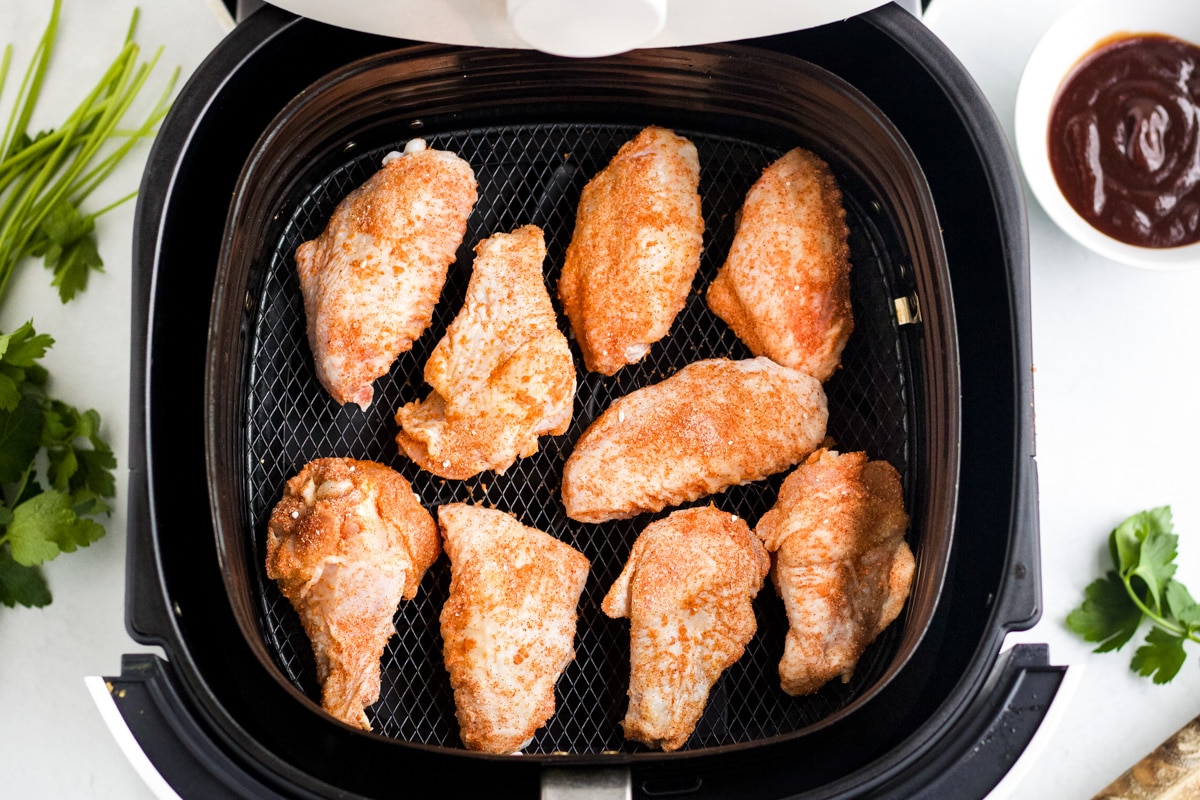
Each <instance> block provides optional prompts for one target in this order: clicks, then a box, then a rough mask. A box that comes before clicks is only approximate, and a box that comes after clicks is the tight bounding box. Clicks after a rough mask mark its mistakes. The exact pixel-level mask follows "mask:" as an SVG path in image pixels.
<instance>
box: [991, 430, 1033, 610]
mask: <svg viewBox="0 0 1200 800" xmlns="http://www.w3.org/2000/svg"><path fill="white" fill-rule="evenodd" d="M1030 424H1031V425H1032V423H1030ZM1030 430H1032V428H1030ZM1019 464H1021V465H1023V468H1020V467H1019V468H1018V475H1017V480H1016V488H1017V492H1016V494H1017V497H1016V509H1015V510H1014V513H1015V515H1016V519H1015V520H1014V521H1013V525H1012V537H1011V539H1010V545H1009V550H1008V572H1007V578H1008V579H1007V580H1006V581H1005V582H1004V584H1003V586H1002V587H1001V589H1000V593H999V596H998V597H997V598H996V610H995V614H994V616H993V618H994V619H996V620H997V621H998V622H1000V623H1001V624H1002V625H1004V627H1005V628H1007V629H1008V630H1019V631H1023V630H1028V629H1029V628H1032V627H1033V626H1034V624H1035V623H1037V621H1038V619H1040V618H1041V616H1042V562H1041V532H1040V527H1039V523H1038V477H1037V460H1036V459H1035V458H1034V457H1033V455H1032V454H1030V455H1028V456H1025V457H1023V458H1022V459H1021V461H1020V462H1019Z"/></svg>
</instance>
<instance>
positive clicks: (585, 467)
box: [562, 358, 828, 522]
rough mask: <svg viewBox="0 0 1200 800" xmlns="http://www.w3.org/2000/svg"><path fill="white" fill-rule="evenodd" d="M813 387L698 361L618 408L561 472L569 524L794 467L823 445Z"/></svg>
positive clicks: (657, 506) (760, 368)
mask: <svg viewBox="0 0 1200 800" xmlns="http://www.w3.org/2000/svg"><path fill="white" fill-rule="evenodd" d="M827 418H828V410H827V408H826V400H825V392H824V390H823V389H822V387H821V384H820V382H819V381H817V380H816V379H815V378H813V377H811V376H809V375H805V374H804V373H803V372H797V371H796V370H793V369H788V368H787V367H781V366H779V365H778V364H776V363H774V362H773V361H771V360H769V359H766V358H752V359H747V360H745V361H731V360H729V359H719V358H718V359H708V360H704V361H697V362H694V363H692V364H689V365H688V366H686V367H684V368H683V369H681V370H679V372H677V373H675V375H673V376H671V377H670V378H667V379H666V380H664V381H662V382H660V383H657V384H654V385H651V386H647V387H645V388H642V389H638V390H637V391H634V392H631V393H630V394H628V395H626V396H625V397H622V398H620V399H618V400H617V401H616V402H614V403H613V404H612V405H610V406H609V407H608V409H607V410H606V411H605V412H604V413H603V414H601V415H600V416H599V417H598V418H596V420H595V421H594V422H593V423H592V424H591V425H590V426H588V429H587V430H586V431H584V432H583V435H582V436H580V437H579V440H578V441H577V442H576V443H575V449H574V451H573V452H572V453H571V456H570V458H568V459H567V463H566V465H565V467H564V468H563V482H562V498H563V504H564V505H565V506H566V510H567V516H569V517H571V518H572V519H576V520H579V521H581V522H604V521H605V520H610V519H624V518H627V517H632V516H634V515H636V514H640V513H642V512H644V511H660V510H662V509H664V508H666V507H667V506H673V505H679V504H681V503H684V502H687V501H690V500H695V499H697V498H699V497H703V496H704V495H708V494H714V493H716V492H720V491H723V490H725V489H727V488H729V487H730V486H733V485H735V484H739V483H746V482H749V481H755V480H758V479H760V478H765V477H766V476H768V475H771V474H773V473H776V472H780V471H782V470H785V469H787V468H788V467H791V466H793V465H794V464H798V463H799V462H800V461H801V460H802V459H803V458H804V457H805V456H807V455H808V454H809V453H811V452H812V451H813V450H815V449H816V448H817V447H818V446H819V445H820V444H821V441H822V439H823V438H824V436H825V423H826V420H827Z"/></svg>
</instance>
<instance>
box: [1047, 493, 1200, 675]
mask: <svg viewBox="0 0 1200 800" xmlns="http://www.w3.org/2000/svg"><path fill="white" fill-rule="evenodd" d="M1108 543H1109V552H1110V555H1111V557H1112V563H1113V567H1114V568H1113V569H1111V570H1109V571H1108V572H1107V573H1106V574H1105V577H1103V578H1100V579H1097V580H1095V581H1093V582H1092V583H1091V584H1090V585H1089V586H1088V587H1087V589H1085V590H1084V601H1083V604H1082V605H1081V606H1080V607H1079V608H1076V609H1075V610H1074V611H1072V612H1071V613H1070V614H1068V615H1067V627H1069V628H1070V629H1071V630H1072V631H1074V632H1075V633H1078V634H1079V635H1080V636H1082V637H1083V638H1084V639H1085V640H1086V641H1089V642H1098V643H1099V644H1098V646H1097V647H1096V648H1095V652H1097V653H1104V652H1109V651H1112V650H1120V649H1121V648H1122V647H1123V646H1124V645H1125V643H1126V642H1128V641H1129V640H1130V639H1132V638H1133V637H1134V636H1135V635H1136V634H1137V632H1138V630H1139V629H1140V628H1141V627H1142V624H1143V622H1145V621H1147V620H1148V621H1149V622H1150V624H1151V627H1150V630H1149V632H1148V633H1147V634H1146V638H1145V643H1144V644H1142V646H1141V647H1139V648H1138V649H1137V650H1136V651H1135V652H1134V654H1133V659H1132V661H1131V662H1130V668H1131V669H1132V670H1133V671H1134V672H1136V673H1138V674H1139V675H1142V676H1145V677H1151V678H1153V680H1154V682H1155V683H1159V684H1161V683H1167V682H1168V681H1170V680H1171V679H1172V678H1174V677H1175V676H1176V675H1177V674H1179V670H1180V668H1182V667H1183V663H1184V661H1186V654H1185V652H1184V649H1183V643H1184V642H1185V641H1192V642H1197V643H1200V605H1198V604H1197V603H1196V601H1195V600H1194V599H1192V596H1191V594H1190V593H1189V592H1188V590H1187V587H1185V586H1184V585H1183V584H1182V583H1180V582H1179V581H1177V580H1175V570H1176V564H1175V558H1176V556H1177V555H1178V545H1179V537H1178V536H1176V535H1175V532H1174V523H1173V521H1172V518H1171V507H1170V506H1161V507H1159V508H1152V509H1149V510H1147V511H1141V512H1139V513H1137V514H1134V515H1133V516H1131V517H1129V518H1128V519H1126V520H1125V521H1124V522H1122V523H1121V524H1120V525H1118V526H1117V527H1116V528H1115V529H1113V531H1112V533H1111V534H1109V537H1108Z"/></svg>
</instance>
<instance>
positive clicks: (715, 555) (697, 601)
mask: <svg viewBox="0 0 1200 800" xmlns="http://www.w3.org/2000/svg"><path fill="white" fill-rule="evenodd" d="M769 568H770V559H769V557H768V556H767V552H766V550H764V549H763V547H762V545H761V544H760V543H759V541H758V540H757V539H756V538H755V537H754V534H753V533H751V531H750V528H749V526H748V525H746V523H745V522H744V521H742V520H740V519H738V518H737V517H736V516H734V515H733V514H729V513H727V512H724V511H719V510H717V509H716V508H714V507H713V506H708V507H705V508H689V509H684V510H680V511H675V512H673V513H671V514H670V515H668V516H667V517H665V518H663V519H661V520H658V521H657V522H652V523H650V524H649V525H647V526H646V529H645V530H644V531H642V533H641V534H640V535H639V536H638V538H637V539H636V540H635V541H634V543H633V549H632V550H631V551H630V554H629V560H628V561H627V562H626V563H625V568H624V569H623V570H622V571H621V574H620V576H619V577H618V578H617V580H616V582H615V583H613V585H612V588H611V589H609V591H608V594H607V595H605V597H604V601H603V602H602V603H601V606H600V607H601V609H602V610H603V611H604V613H605V614H607V615H608V616H610V617H612V618H614V619H617V618H620V617H628V618H629V620H630V627H629V644H630V654H629V659H630V664H629V667H630V669H629V707H628V709H627V710H626V712H625V719H624V721H623V722H622V723H621V725H622V727H623V728H624V730H625V737H626V738H628V739H632V740H634V741H638V742H642V743H643V744H646V745H648V746H650V747H660V748H662V749H663V750H678V749H679V748H680V747H682V746H683V745H684V743H685V742H687V739H688V737H689V736H690V735H691V734H692V731H693V730H695V727H696V723H697V722H698V721H699V719H700V716H701V715H702V714H703V712H704V706H705V704H706V703H707V702H708V693H709V690H710V689H711V688H712V686H713V684H714V683H716V681H717V679H718V678H719V677H720V676H721V673H722V672H724V671H725V670H726V669H727V668H728V667H729V666H730V665H731V664H733V663H734V662H735V661H737V660H738V659H739V658H741V657H742V653H743V652H745V648H746V644H747V643H748V642H749V641H750V639H751V637H753V636H754V632H755V631H756V630H757V628H758V625H757V622H756V620H755V618H754V608H753V605H752V601H753V600H754V598H755V596H756V595H757V594H758V590H759V589H760V588H762V584H763V580H764V579H765V578H766V576H767V571H768V569H769Z"/></svg>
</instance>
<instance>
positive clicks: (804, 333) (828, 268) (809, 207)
mask: <svg viewBox="0 0 1200 800" xmlns="http://www.w3.org/2000/svg"><path fill="white" fill-rule="evenodd" d="M847 235H848V231H847V228H846V211H845V209H844V208H843V207H842V193H841V190H840V189H839V188H838V185H837V181H836V180H834V177H833V173H832V172H831V171H830V169H829V167H828V165H826V163H825V162H824V161H822V160H821V159H820V158H818V157H817V156H816V155H814V154H813V153H810V152H808V151H807V150H803V149H801V148H796V149H794V150H792V151H790V152H788V153H786V154H785V155H784V156H783V157H781V158H780V159H779V160H778V161H776V162H775V163H774V164H772V165H771V166H769V167H767V169H766V170H765V171H764V172H763V174H762V176H761V177H759V179H758V181H756V182H755V184H754V185H753V186H752V187H750V191H749V192H748V193H747V194H746V200H745V203H744V204H743V206H742V211H741V215H740V217H739V220H738V224H737V231H736V232H735V234H734V237H733V244H732V245H730V248H729V255H728V256H727V257H726V259H725V264H724V266H722V267H721V270H720V272H718V273H717V277H716V278H715V279H714V280H713V282H712V284H711V285H710V286H709V287H708V295H707V299H708V307H709V308H710V309H712V311H713V313H715V314H716V315H717V316H718V317H720V318H721V319H723V320H725V322H726V323H728V324H729V327H731V328H732V329H733V332H734V333H736V334H737V335H738V338H740V339H741V340H742V342H743V343H744V344H745V345H746V346H747V347H749V348H750V351H751V352H752V353H754V355H756V356H767V357H768V358H770V359H772V360H773V361H775V362H777V363H779V364H783V365H784V366H785V367H791V368H792V369H798V370H800V371H802V372H807V373H808V374H809V375H812V376H813V377H815V378H816V379H817V380H820V381H824V380H827V379H828V378H829V377H830V376H831V375H833V373H834V371H835V370H836V369H837V368H838V365H839V364H840V363H841V357H842V349H843V348H844V347H845V346H846V340H847V339H848V338H849V337H850V332H851V330H852V329H853V328H854V322H853V318H852V317H851V311H850V248H849V245H848V244H847V241H846V237H847Z"/></svg>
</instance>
